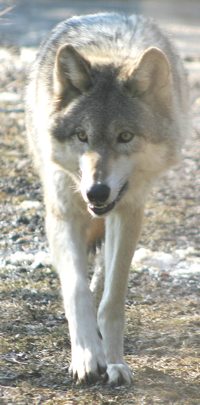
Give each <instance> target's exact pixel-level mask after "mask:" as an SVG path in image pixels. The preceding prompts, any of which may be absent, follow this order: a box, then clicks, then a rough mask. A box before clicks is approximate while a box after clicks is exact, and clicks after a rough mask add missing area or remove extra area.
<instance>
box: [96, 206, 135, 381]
mask: <svg viewBox="0 0 200 405" xmlns="http://www.w3.org/2000/svg"><path fill="white" fill-rule="evenodd" d="M142 217H143V209H138V210H137V211H135V212H134V213H133V212H131V210H130V211H127V210H124V212H123V211H121V212H113V213H112V214H111V215H110V216H108V217H107V218H106V244H105V262H106V273H105V287H104V294H103V297H102V301H101V303H100V307H99V311H98V323H99V328H100V331H101V334H102V337H103V346H104V353H105V355H106V362H107V375H108V382H109V383H110V384H115V385H120V384H124V383H128V384H130V383H131V381H132V373H131V371H130V369H129V367H128V366H127V364H126V363H125V362H124V360H123V332H124V306H125V298H126V290H127V281H128V274H129V268H130V264H131V259H132V256H133V252H134V249H135V246H136V243H137V241H138V237H139V234H140V229H141V222H142Z"/></svg>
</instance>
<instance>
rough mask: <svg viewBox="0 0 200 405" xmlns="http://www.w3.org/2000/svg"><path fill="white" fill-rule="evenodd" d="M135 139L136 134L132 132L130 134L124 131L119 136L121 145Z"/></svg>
mask: <svg viewBox="0 0 200 405" xmlns="http://www.w3.org/2000/svg"><path fill="white" fill-rule="evenodd" d="M133 137H134V134H132V133H131V132H128V131H124V132H121V134H119V135H118V138H117V140H118V142H119V143H128V142H130V141H131V140H132V139H133Z"/></svg>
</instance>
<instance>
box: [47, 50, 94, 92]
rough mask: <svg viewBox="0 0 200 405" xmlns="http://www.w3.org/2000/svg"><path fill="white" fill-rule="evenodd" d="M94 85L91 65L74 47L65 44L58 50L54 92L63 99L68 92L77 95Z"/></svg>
mask: <svg viewBox="0 0 200 405" xmlns="http://www.w3.org/2000/svg"><path fill="white" fill-rule="evenodd" d="M91 85H92V80H91V69H90V64H89V62H88V61H86V60H85V59H84V58H83V56H81V55H80V53H79V52H77V51H76V50H75V49H74V48H73V46H71V45H68V44H65V45H63V46H61V47H60V48H59V49H58V52H57V55H56V62H55V67H54V92H55V95H56V96H58V97H61V96H62V95H63V94H64V93H65V92H66V91H67V90H69V92H70V91H71V92H73V90H74V93H76V94H81V93H83V92H84V91H87V90H88V89H89V87H90V86H91Z"/></svg>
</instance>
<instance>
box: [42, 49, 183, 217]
mask: <svg viewBox="0 0 200 405" xmlns="http://www.w3.org/2000/svg"><path fill="white" fill-rule="evenodd" d="M93 53H94V54H95V52H93ZM171 80H172V78H171V72H170V66H169V63H168V60H167V58H166V56H165V55H164V53H163V52H162V51H161V50H159V49H157V48H149V49H147V50H146V51H145V52H144V53H143V54H142V55H140V56H139V57H138V58H137V60H133V59H129V58H127V57H126V58H124V59H120V60H119V58H118V59H116V60H113V59H112V58H109V55H106V56H105V55H104V56H103V55H101V54H100V56H98V55H97V54H95V57H94V55H93V56H92V54H91V52H90V53H89V54H88V58H86V56H85V54H83V52H80V51H79V52H78V51H77V50H75V49H74V48H73V47H72V46H71V45H63V46H61V47H60V49H59V50H58V52H57V56H56V62H55V67H54V78H53V92H54V110H53V114H52V125H51V128H50V131H51V134H52V136H53V138H54V140H55V142H54V143H55V148H54V159H55V160H56V161H57V162H58V163H59V164H60V165H61V166H63V168H64V169H65V170H68V171H69V172H72V173H73V175H74V174H77V176H78V174H79V173H81V180H80V190H81V193H82V196H83V198H84V200H85V201H86V203H87V204H88V209H89V211H90V212H91V213H93V214H95V215H104V214H106V213H107V212H109V211H110V210H111V209H113V208H114V207H115V206H116V204H118V203H119V201H121V200H123V199H124V196H125V195H128V190H129V189H130V187H131V188H133V187H134V184H136V178H137V182H138V181H139V180H138V179H139V178H140V179H143V181H146V182H148V181H150V180H151V179H152V178H153V177H155V176H156V175H158V174H159V173H160V172H162V171H163V170H164V169H165V168H167V167H168V166H169V165H170V164H171V163H172V162H174V160H175V155H176V150H175V149H176V148H175V147H174V133H173V111H172V108H171V105H172V94H171ZM172 144H173V147H172ZM134 182H135V183H134ZM132 194H133V191H132Z"/></svg>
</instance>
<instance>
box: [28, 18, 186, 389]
mask: <svg viewBox="0 0 200 405" xmlns="http://www.w3.org/2000/svg"><path fill="white" fill-rule="evenodd" d="M26 104H27V114H26V115H27V119H26V120H27V133H28V141H29V145H30V150H31V153H32V155H33V158H34V161H35V164H36V167H37V169H38V173H39V175H40V178H41V182H42V186H43V192H44V203H45V207H46V232H47V237H48V241H49V246H50V251H51V256H52V263H53V265H54V266H55V268H56V269H57V271H58V274H59V277H60V282H61V289H62V295H63V301H64V308H65V314H66V318H67V320H68V325H69V333H70V339H71V365H70V373H71V375H72V376H73V378H74V379H75V380H76V381H77V382H81V383H91V382H95V381H97V380H100V381H101V380H105V379H106V381H107V382H108V383H109V384H116V385H120V384H130V383H131V382H132V372H131V370H130V368H129V367H128V365H127V364H126V362H125V361H124V358H123V351H124V349H123V340H124V337H123V335H124V332H123V331H124V318H125V316H124V307H125V299H126V292H127V283H128V273H129V268H130V264H131V260H132V257H133V254H134V250H135V248H136V245H137V242H138V239H139V236H140V231H141V226H142V219H143V212H144V206H145V202H146V199H147V196H148V194H149V191H150V190H151V187H152V185H153V183H154V181H155V179H156V178H157V177H158V176H160V175H161V174H162V173H163V172H164V171H165V170H166V169H168V168H169V167H171V165H174V164H175V163H177V161H178V160H179V157H180V149H181V145H182V142H183V140H184V137H185V136H186V133H187V132H188V128H189V118H188V88H187V79H186V75H185V71H184V67H183V65H182V62H181V59H180V57H179V56H178V55H177V53H176V51H175V49H174V46H173V45H172V44H171V42H170V40H169V39H168V37H167V36H166V35H165V34H163V32H162V31H161V30H160V28H158V26H157V25H156V24H155V23H154V22H153V21H152V20H151V19H146V18H144V17H143V16H140V15H130V16H128V15H122V14H117V13H97V14H94V15H85V16H74V17H72V18H69V19H67V20H65V21H63V22H61V23H60V24H59V25H57V26H56V27H55V28H54V29H53V31H52V32H51V33H50V35H49V36H48V38H47V39H46V41H44V43H43V44H42V45H41V47H40V50H39V52H38V56H37V58H36V61H35V63H34V65H33V67H32V71H31V74H30V81H29V85H28V89H27V102H26ZM99 241H104V243H103V246H104V248H103V249H104V250H103V252H104V258H105V260H104V262H105V264H104V266H103V267H105V274H104V277H103V276H102V271H100V268H98V271H96V272H95V273H94V276H93V279H92V281H91V284H90V286H89V277H88V271H87V269H88V252H89V251H90V250H91V249H92V248H93V247H94V246H95V245H97V243H99ZM101 288H102V289H103V290H102V295H101ZM95 294H96V295H98V296H100V299H99V301H98V307H97V308H95V298H94V295H95Z"/></svg>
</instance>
